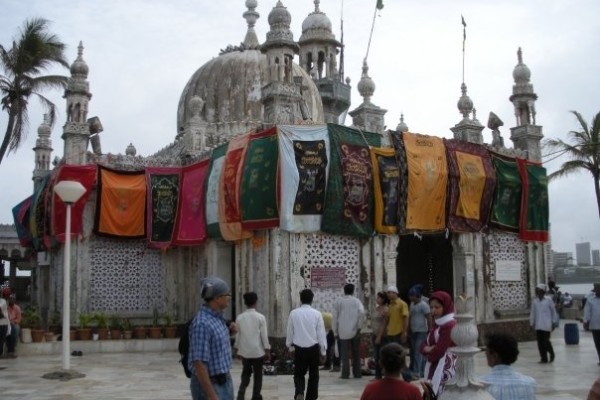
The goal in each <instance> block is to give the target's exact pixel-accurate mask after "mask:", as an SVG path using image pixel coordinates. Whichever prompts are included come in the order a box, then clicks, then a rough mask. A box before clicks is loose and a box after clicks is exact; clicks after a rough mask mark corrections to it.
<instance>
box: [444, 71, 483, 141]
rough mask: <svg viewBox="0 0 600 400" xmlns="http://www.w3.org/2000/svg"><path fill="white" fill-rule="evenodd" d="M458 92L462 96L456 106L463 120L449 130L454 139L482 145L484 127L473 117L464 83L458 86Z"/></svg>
mask: <svg viewBox="0 0 600 400" xmlns="http://www.w3.org/2000/svg"><path fill="white" fill-rule="evenodd" d="M460 90H461V92H462V96H460V98H459V99H458V103H457V104H456V105H457V107H458V111H459V112H460V113H461V114H462V116H463V119H462V120H461V121H460V122H459V123H458V124H456V125H454V126H453V127H452V128H450V130H451V131H452V132H453V133H454V139H458V140H464V141H467V142H471V143H479V144H482V143H483V135H482V131H483V128H484V126H483V125H481V123H480V122H479V121H478V120H477V118H476V117H475V110H474V108H473V100H471V98H470V97H469V95H467V85H466V84H465V83H464V82H463V83H462V84H461V85H460ZM471 113H473V119H471V118H470V115H471Z"/></svg>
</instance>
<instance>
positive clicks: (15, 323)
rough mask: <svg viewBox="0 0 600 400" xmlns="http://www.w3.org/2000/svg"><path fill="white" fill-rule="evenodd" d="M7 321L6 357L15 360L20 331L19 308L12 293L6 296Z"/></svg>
mask: <svg viewBox="0 0 600 400" xmlns="http://www.w3.org/2000/svg"><path fill="white" fill-rule="evenodd" d="M8 319H9V320H10V335H9V336H8V337H7V338H6V347H7V348H8V354H7V355H8V357H10V358H17V353H15V350H16V348H17V342H18V341H19V332H20V331H21V307H19V305H18V304H17V303H16V296H15V295H14V293H13V294H11V295H9V296H8Z"/></svg>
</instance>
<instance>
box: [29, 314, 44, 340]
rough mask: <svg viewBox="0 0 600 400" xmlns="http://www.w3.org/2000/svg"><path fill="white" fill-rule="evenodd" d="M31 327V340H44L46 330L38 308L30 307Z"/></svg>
mask: <svg viewBox="0 0 600 400" xmlns="http://www.w3.org/2000/svg"><path fill="white" fill-rule="evenodd" d="M29 327H30V328H31V340H32V341H33V342H34V343H39V342H42V341H43V340H44V330H43V329H42V317H41V316H40V313H39V312H38V310H37V309H36V308H33V307H32V308H30V309H29Z"/></svg>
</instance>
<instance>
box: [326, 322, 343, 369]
mask: <svg viewBox="0 0 600 400" xmlns="http://www.w3.org/2000/svg"><path fill="white" fill-rule="evenodd" d="M336 345H337V344H336V342H335V335H334V334H333V331H332V330H330V331H329V332H327V354H326V355H325V364H323V366H324V367H325V368H331V367H332V366H333V367H334V368H336V367H339V366H340V358H339V357H336V356H335V347H334V346H336ZM338 354H339V348H338Z"/></svg>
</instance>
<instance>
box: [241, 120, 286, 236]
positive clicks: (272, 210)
mask: <svg viewBox="0 0 600 400" xmlns="http://www.w3.org/2000/svg"><path fill="white" fill-rule="evenodd" d="M278 172H279V144H278V141H277V128H271V129H269V130H266V131H264V132H260V133H254V134H252V135H250V143H249V144H248V150H247V152H246V160H245V163H244V169H243V173H242V182H241V193H240V196H241V211H242V227H243V228H244V229H248V230H252V229H269V228H277V227H279V209H278V200H279V173H278Z"/></svg>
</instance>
